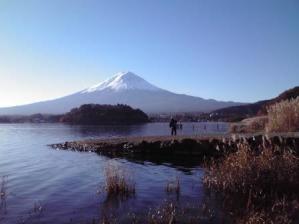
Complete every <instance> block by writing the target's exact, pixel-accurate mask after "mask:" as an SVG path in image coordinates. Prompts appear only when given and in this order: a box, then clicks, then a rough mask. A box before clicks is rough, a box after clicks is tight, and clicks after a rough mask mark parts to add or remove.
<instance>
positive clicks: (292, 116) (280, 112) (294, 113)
mask: <svg viewBox="0 0 299 224" xmlns="http://www.w3.org/2000/svg"><path fill="white" fill-rule="evenodd" d="M268 120H269V121H268V123H267V125H266V130H267V131H268V132H292V131H299V97H297V98H296V99H292V100H286V101H282V102H280V103H276V104H274V105H272V106H270V107H269V108H268Z"/></svg>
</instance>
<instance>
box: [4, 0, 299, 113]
mask: <svg viewBox="0 0 299 224" xmlns="http://www.w3.org/2000/svg"><path fill="white" fill-rule="evenodd" d="M0 26H1V35H0V93H1V94H0V107H6V106H13V105H22V104H28V103H32V102H39V101H43V100H48V99H55V98H58V97H62V96H66V95H69V94H72V93H74V92H78V91H80V90H83V89H85V88H88V87H90V86H92V85H95V84H97V83H99V82H101V81H104V80H105V79H107V78H109V77H110V76H112V75H114V74H115V73H117V72H119V71H132V72H134V73H136V74H137V75H139V76H141V77H142V78H144V79H145V80H147V81H149V82H150V83H152V84H154V85H156V86H158V87H160V88H163V89H167V90H169V91H173V92H176V93H184V94H188V95H192V96H198V97H202V98H205V99H216V100H221V101H235V102H255V101H259V100H264V99H269V98H273V97H275V96H277V95H278V94H280V93H281V92H283V91H285V90H287V89H289V88H292V87H295V86H298V85H299V63H298V58H299V44H298V40H299V2H298V1H296V0H286V1H278V0H274V1H272V0H266V1H259V0H254V1H246V2H244V1H242V2H240V1H233V0H229V1H213V2H212V1H198V0H188V1H182V0H175V1H173V0H171V1H170V0H166V1H158V0H154V1H147V0H144V1H135V0H126V1H121V2H119V1H104V0H101V1H92V0H90V1H79V0H77V1H71V2H70V1H67V0H64V1H58V0H53V1H42V2H41V1H37V0H36V1H35V0H28V1H26V2H25V1H14V0H10V1H8V0H4V1H1V2H0Z"/></svg>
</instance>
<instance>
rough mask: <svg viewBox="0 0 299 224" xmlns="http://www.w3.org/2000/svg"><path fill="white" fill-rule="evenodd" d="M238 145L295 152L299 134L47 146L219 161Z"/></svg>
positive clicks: (139, 138) (123, 139)
mask: <svg viewBox="0 0 299 224" xmlns="http://www.w3.org/2000/svg"><path fill="white" fill-rule="evenodd" d="M239 143H248V144H249V145H250V146H252V147H253V148H254V149H258V148H259V146H261V145H265V144H266V145H277V146H279V147H281V146H289V147H292V148H295V149H299V132H294V133H271V134H265V133H254V134H220V135H207V136H205V135H199V136H192V135H189V136H188V135H182V136H134V137H121V138H104V139H89V140H80V141H71V142H63V143H56V144H50V145H49V146H50V147H52V148H53V149H57V150H60V149H61V150H71V151H79V152H95V153H98V154H102V155H107V156H115V157H117V156H134V155H139V156H140V155H141V156H175V157H178V156H182V155H183V156H195V157H199V158H203V159H204V158H219V157H221V156H223V155H225V154H227V153H230V152H234V151H236V150H237V145H238V144H239Z"/></svg>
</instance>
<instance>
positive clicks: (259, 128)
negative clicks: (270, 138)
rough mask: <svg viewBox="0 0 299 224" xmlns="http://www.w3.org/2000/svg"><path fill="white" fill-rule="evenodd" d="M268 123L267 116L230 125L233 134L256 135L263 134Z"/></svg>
mask: <svg viewBox="0 0 299 224" xmlns="http://www.w3.org/2000/svg"><path fill="white" fill-rule="evenodd" d="M267 122H268V117H267V116H259V117H251V118H247V119H244V120H242V121H241V122H238V123H231V124H230V132H231V133H256V132H263V131H264V130H265V127H266V124H267Z"/></svg>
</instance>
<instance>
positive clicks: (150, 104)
mask: <svg viewBox="0 0 299 224" xmlns="http://www.w3.org/2000/svg"><path fill="white" fill-rule="evenodd" d="M91 103H94V104H119V103H120V104H127V105H129V106H131V107H134V108H140V109H141V110H143V111H144V112H146V113H162V112H199V111H202V112H208V111H212V110H216V109H219V108H224V107H229V106H234V105H240V103H234V102H221V101H216V100H206V99H202V98H200V97H194V96H188V95H184V94H176V93H172V92H170V91H167V90H164V89H161V88H158V87H156V86H154V85H152V84H150V83H149V82H147V81H145V80H144V79H142V78H141V77H139V76H137V75H135V74H134V73H132V72H124V73H118V74H116V75H115V76H113V77H112V78H110V79H108V80H106V81H104V82H101V83H99V84H97V85H94V86H92V87H90V88H87V89H84V90H82V91H80V92H77V93H75V94H72V95H68V96H65V97H62V98H58V99H55V100H49V101H43V102H39V103H33V104H28V105H22V106H15V107H9V108H0V114H5V115H11V114H27V115H28V114H34V113H44V114H61V113H65V112H68V111H69V110H70V109H72V108H74V107H78V106H80V105H82V104H91Z"/></svg>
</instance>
